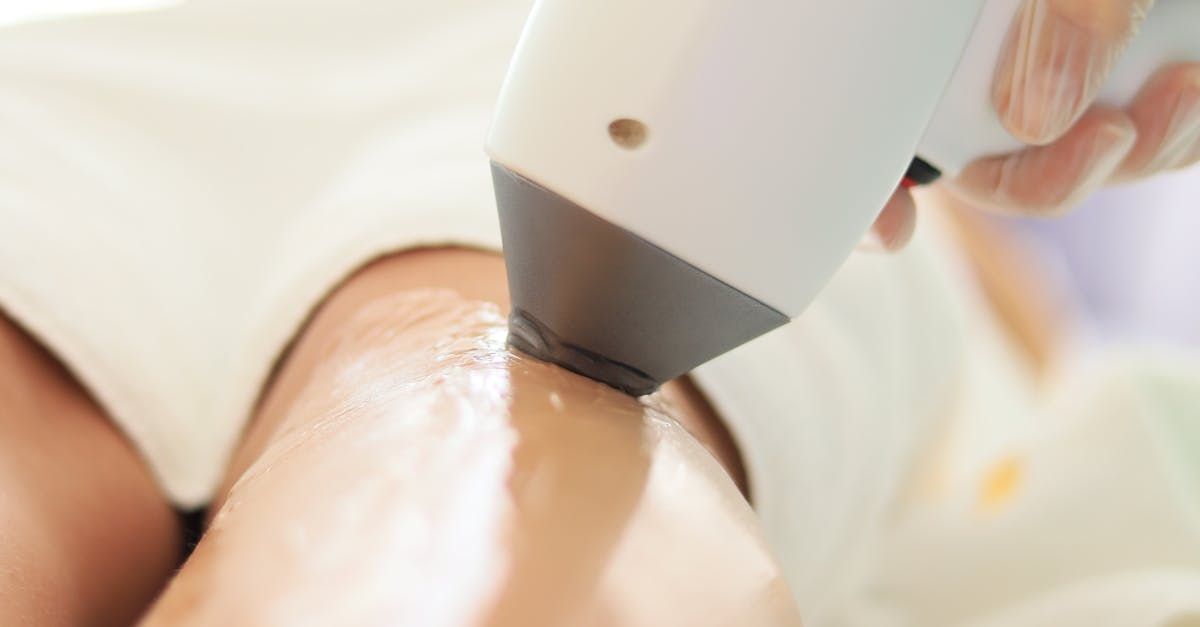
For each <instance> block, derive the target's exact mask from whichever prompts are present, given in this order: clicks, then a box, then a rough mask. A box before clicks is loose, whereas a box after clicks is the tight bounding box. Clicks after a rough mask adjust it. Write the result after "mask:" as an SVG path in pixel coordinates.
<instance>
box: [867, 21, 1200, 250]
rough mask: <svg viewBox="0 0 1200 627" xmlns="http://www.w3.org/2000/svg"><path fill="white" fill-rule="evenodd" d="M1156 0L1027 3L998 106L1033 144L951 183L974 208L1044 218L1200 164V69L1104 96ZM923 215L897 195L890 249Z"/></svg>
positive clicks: (886, 225)
mask: <svg viewBox="0 0 1200 627" xmlns="http://www.w3.org/2000/svg"><path fill="white" fill-rule="evenodd" d="M1153 4H1154V0H1026V1H1025V5H1024V7H1023V8H1022V10H1021V13H1020V14H1019V15H1018V16H1017V19H1016V22H1015V23H1014V24H1013V27H1012V30H1011V31H1010V33H1009V35H1008V42H1007V44H1006V48H1005V51H1004V53H1003V54H1002V55H1001V62H1000V67H999V68H997V71H996V76H995V80H994V84H993V87H992V101H993V104H994V105H995V107H996V112H997V114H998V115H999V116H1000V119H1001V120H1002V121H1003V122H1004V125H1005V127H1006V128H1008V130H1009V132H1011V133H1012V134H1013V135H1014V136H1015V137H1017V138H1018V139H1020V140H1022V141H1023V142H1025V143H1027V144H1029V145H1030V147H1029V148H1026V149H1025V150H1023V151H1020V152H1017V153H1014V154H1009V155H1003V156H998V157H988V158H984V159H980V160H978V161H976V162H974V163H972V164H970V165H968V166H967V167H966V168H965V169H964V170H963V171H962V173H961V174H959V176H958V177H957V178H955V179H954V180H950V181H947V183H946V184H947V186H948V187H950V188H951V189H952V190H953V191H954V192H955V193H957V194H958V195H960V196H962V197H963V198H964V199H966V200H968V201H970V202H972V203H973V204H975V205H978V206H981V207H984V208H988V209H994V210H999V211H1007V212H1017V213H1026V214H1036V215H1044V214H1051V213H1055V212H1058V211H1062V210H1064V209H1068V208H1070V207H1072V206H1073V205H1075V204H1077V203H1078V202H1080V201H1082V200H1083V199H1084V198H1086V197H1087V196H1088V195H1089V194H1091V193H1092V192H1093V191H1095V190H1096V189H1097V188H1099V187H1100V186H1102V185H1104V184H1105V183H1107V182H1110V181H1114V180H1129V179H1135V178H1140V177H1145V176H1149V175H1151V174H1155V173H1158V172H1162V171H1165V170H1173V169H1179V168H1183V167H1186V166H1189V165H1192V164H1194V163H1196V162H1198V161H1200V63H1179V64H1175V65H1172V66H1169V67H1166V68H1163V69H1162V70H1161V71H1160V72H1159V73H1157V74H1156V75H1154V76H1152V77H1151V78H1150V79H1149V80H1148V81H1147V82H1146V84H1145V86H1144V87H1143V88H1142V91H1141V92H1140V93H1139V95H1138V96H1137V97H1136V98H1135V99H1134V101H1133V102H1132V103H1131V104H1130V105H1129V106H1128V107H1127V108H1126V109H1124V110H1121V109H1114V108H1110V107H1104V106H1100V105H1094V104H1093V103H1094V101H1095V99H1096V96H1097V94H1098V93H1099V92H1100V90H1101V88H1102V87H1103V86H1104V84H1105V82H1106V81H1107V80H1108V77H1109V74H1110V72H1111V71H1112V69H1113V67H1114V66H1115V65H1116V62H1117V61H1118V59H1119V58H1120V56H1121V53H1122V52H1124V50H1125V48H1126V47H1127V46H1128V45H1129V43H1130V42H1131V41H1132V40H1133V38H1134V36H1135V35H1136V34H1137V31H1138V26H1139V25H1140V24H1141V22H1142V20H1143V19H1144V18H1145V16H1146V14H1147V12H1148V11H1149V10H1150V9H1151V6H1152V5H1153ZM915 220H916V209H915V206H914V205H913V201H912V198H911V196H910V195H909V193H908V191H907V190H903V189H901V190H898V191H897V192H896V194H895V195H893V197H892V199H891V201H890V202H889V203H888V205H887V207H886V208H885V209H884V212H883V213H882V214H881V215H880V217H879V219H878V220H877V221H876V223H875V227H874V231H875V233H876V235H878V237H879V239H880V240H881V242H882V244H883V246H884V248H887V249H893V250H894V249H898V248H901V247H903V246H904V244H905V243H907V241H908V239H909V237H911V235H912V232H913V227H914V224H915Z"/></svg>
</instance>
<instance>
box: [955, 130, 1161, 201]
mask: <svg viewBox="0 0 1200 627" xmlns="http://www.w3.org/2000/svg"><path fill="white" fill-rule="evenodd" d="M1136 141H1137V129H1136V127H1135V126H1134V124H1133V121H1132V120H1131V119H1129V116H1127V115H1126V114H1125V113H1124V112H1122V111H1120V110H1117V109H1109V108H1105V107H1094V108H1093V109H1092V110H1091V111H1089V112H1088V113H1087V114H1085V115H1084V117H1083V118H1082V119H1081V120H1079V122H1078V123H1077V124H1075V126H1073V127H1072V128H1071V130H1070V131H1068V132H1067V134H1066V135H1064V136H1063V137H1062V138H1060V139H1059V140H1058V141H1056V142H1054V143H1053V144H1050V145H1048V146H1034V147H1030V148H1026V149H1025V150H1023V151H1021V152H1018V153H1014V154H1010V155H1003V156H998V157H985V158H983V159H980V160H978V161H975V162H974V163H971V164H970V165H968V166H967V167H966V168H965V169H964V170H963V171H962V173H960V174H959V175H958V177H957V178H956V179H955V180H954V181H951V182H950V184H949V186H950V187H951V189H953V190H955V191H956V192H957V193H959V194H960V195H961V196H963V197H965V198H966V199H967V200H969V201H971V202H973V203H975V204H977V205H980V206H982V207H985V208H991V209H997V210H1002V211H1005V210H1007V211H1016V212H1019V213H1031V214H1047V213H1054V212H1057V211H1060V210H1063V209H1067V208H1069V207H1071V206H1073V205H1074V204H1076V203H1078V202H1079V201H1081V200H1082V199H1083V198H1084V197H1086V196H1087V195H1088V194H1090V193H1091V192H1092V191H1094V190H1095V189H1096V188H1098V187H1100V186H1101V185H1103V184H1104V183H1105V182H1107V181H1108V180H1109V179H1110V178H1111V177H1112V175H1113V173H1114V172H1115V171H1116V170H1117V168H1118V167H1119V166H1120V165H1121V162H1122V161H1124V160H1125V157H1126V155H1128V154H1129V150H1130V149H1131V148H1132V147H1133V144H1134V142H1136Z"/></svg>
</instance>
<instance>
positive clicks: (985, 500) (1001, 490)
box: [979, 456, 1025, 512]
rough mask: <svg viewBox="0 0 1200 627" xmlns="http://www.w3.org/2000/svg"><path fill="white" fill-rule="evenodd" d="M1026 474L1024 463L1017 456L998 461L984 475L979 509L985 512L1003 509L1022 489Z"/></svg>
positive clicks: (980, 490)
mask: <svg viewBox="0 0 1200 627" xmlns="http://www.w3.org/2000/svg"><path fill="white" fill-rule="evenodd" d="M1024 475H1025V468H1024V464H1022V463H1021V460H1020V459H1018V458H1017V457H1016V456H1010V457H1005V458H1004V459H1002V460H1000V461H999V462H997V463H996V464H995V465H994V466H992V468H991V469H990V470H988V472H987V474H985V475H984V476H983V482H982V484H981V485H980V489H979V509H981V510H983V511H985V512H994V511H997V510H1000V509H1003V508H1004V507H1005V506H1006V505H1008V503H1009V502H1011V501H1012V500H1013V498H1014V497H1015V496H1016V494H1017V492H1018V491H1019V490H1020V488H1021V483H1022V481H1023V480H1024Z"/></svg>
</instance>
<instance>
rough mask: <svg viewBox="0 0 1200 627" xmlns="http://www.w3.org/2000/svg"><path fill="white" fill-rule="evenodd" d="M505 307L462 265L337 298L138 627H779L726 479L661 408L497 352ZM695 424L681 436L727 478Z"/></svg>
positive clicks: (289, 364) (791, 616) (385, 265)
mask: <svg viewBox="0 0 1200 627" xmlns="http://www.w3.org/2000/svg"><path fill="white" fill-rule="evenodd" d="M505 301H506V294H505V285H504V269H503V262H502V260H501V259H500V258H499V257H496V256H493V255H488V254H484V253H478V252H469V251H460V250H441V251H422V252H416V253H409V254H406V255H402V256H398V257H394V258H391V259H387V260H384V261H381V262H377V263H375V264H373V265H372V266H370V267H368V268H367V269H365V270H364V271H363V272H361V273H359V274H358V276H356V277H355V278H354V279H352V280H351V281H350V282H348V283H347V284H346V285H344V286H343V287H342V288H341V289H340V290H339V291H338V292H337V293H336V294H335V295H334V296H332V297H331V299H330V300H329V301H328V302H327V303H326V304H325V305H324V306H323V307H322V308H321V310H320V311H319V313H318V314H317V315H316V316H315V318H314V319H313V320H312V322H311V324H310V325H309V327H308V329H307V330H306V331H305V332H304V334H303V335H302V337H301V338H300V339H299V341H298V342H297V344H296V345H295V346H294V348H293V350H292V352H291V354H290V356H289V357H288V358H287V359H286V360H285V362H284V363H283V365H282V367H281V369H280V371H279V373H278V375H277V378H276V380H275V382H274V384H273V386H272V388H271V390H270V391H269V393H268V394H267V396H266V397H265V399H264V402H263V404H262V406H261V407H260V408H259V411H258V416H257V418H256V420H255V423H254V425H253V426H252V428H251V429H250V430H249V432H248V433H247V437H246V439H245V441H244V444H243V446H242V448H241V450H240V451H238V453H237V455H236V456H235V458H234V460H233V462H232V464H231V471H230V477H231V479H230V481H231V483H232V487H230V488H229V489H228V491H227V492H226V493H225V494H224V498H225V500H224V503H223V505H220V506H219V507H220V509H219V512H218V513H217V514H216V516H215V518H214V520H213V522H212V525H211V527H210V529H209V530H208V532H207V534H206V535H205V537H204V538H203V539H202V540H201V542H200V544H199V546H198V547H197V549H196V552H195V553H194V554H193V556H192V558H191V560H190V561H189V562H188V563H187V564H186V565H185V566H184V568H183V570H182V571H181V572H180V574H179V576H178V577H177V578H176V579H175V581H174V582H173V583H172V584H171V586H170V587H169V589H168V591H167V593H166V594H165V595H164V597H163V599H162V600H161V601H160V603H159V604H158V605H157V607H156V608H155V610H154V611H153V612H152V615H151V618H150V620H149V621H148V622H149V623H150V624H154V625H174V624H185V625H193V624H194V625H201V624H281V625H282V624H286V625H307V624H311V625H328V624H354V625H420V626H422V627H425V626H435V625H494V626H507V625H513V626H517V625H520V626H526V625H560V624H562V625H565V624H570V625H656V626H657V625H775V624H795V623H796V615H795V612H794V609H793V608H792V605H791V599H790V595H789V594H788V591H787V590H786V587H785V586H784V584H783V583H782V580H781V578H780V575H779V572H778V569H777V568H776V565H775V563H774V561H773V559H772V557H771V555H770V553H769V552H768V550H767V549H766V547H765V545H764V543H763V541H762V539H761V537H760V535H759V532H758V530H757V527H756V523H755V520H754V518H753V515H752V514H751V512H750V510H749V507H748V506H747V504H746V502H745V500H744V499H743V498H742V496H741V495H740V494H739V493H738V490H737V488H736V486H735V483H734V482H733V481H731V480H730V476H729V475H728V474H727V473H726V470H725V469H723V468H722V466H721V465H720V464H719V463H718V462H717V461H715V458H714V457H713V456H712V455H710V454H709V453H708V452H706V450H705V447H704V446H702V445H701V444H700V443H699V442H698V441H697V438H696V437H693V436H692V435H690V434H689V433H688V431H687V430H685V429H684V428H683V427H682V426H681V425H680V422H677V421H676V420H674V419H672V418H671V417H668V416H667V415H666V413H665V412H664V411H661V410H658V409H652V408H651V407H649V406H647V405H645V404H642V403H639V402H638V401H636V400H634V399H632V398H630V397H627V396H624V395H622V394H620V393H618V392H616V391H614V390H612V389H610V388H608V387H605V386H603V385H600V384H597V383H594V382H592V381H588V380H586V379H583V378H581V377H578V376H576V375H573V374H570V373H567V372H565V371H562V370H560V369H558V368H556V367H553V366H550V365H547V364H544V363H541V362H536V361H534V360H531V359H528V358H525V357H521V356H516V355H513V354H511V353H509V352H508V351H507V350H506V348H505V346H504V334H505V325H504V313H503V312H502V311H501V307H502V306H504V303H505ZM693 400H694V399H693ZM697 406H698V405H697ZM666 411H667V412H670V411H674V410H670V409H669V410H666ZM702 414H703V411H701V410H696V409H694V408H693V409H692V410H691V411H686V412H683V413H681V415H680V416H679V417H680V418H681V419H683V421H684V422H690V423H691V424H692V425H693V429H694V430H695V431H696V432H697V433H699V434H701V437H702V438H703V439H704V440H705V442H706V443H707V444H709V445H711V446H712V447H713V448H714V449H717V450H722V448H723V454H724V455H725V456H727V457H729V458H730V459H731V460H735V459H736V458H735V457H731V456H730V455H729V453H730V450H731V449H729V447H728V442H727V438H726V437H725V436H724V435H723V433H722V430H721V429H720V427H719V425H716V424H706V423H707V422H709V421H710V419H711V417H705V416H703V415H702ZM729 463H730V464H731V466H732V465H733V464H734V463H735V461H730V462H729Z"/></svg>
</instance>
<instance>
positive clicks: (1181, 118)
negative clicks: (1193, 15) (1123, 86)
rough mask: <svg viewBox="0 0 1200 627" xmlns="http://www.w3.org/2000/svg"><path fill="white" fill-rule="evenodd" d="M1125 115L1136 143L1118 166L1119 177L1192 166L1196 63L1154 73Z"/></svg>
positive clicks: (1197, 125)
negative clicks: (1133, 127)
mask: <svg viewBox="0 0 1200 627" xmlns="http://www.w3.org/2000/svg"><path fill="white" fill-rule="evenodd" d="M1128 113H1129V117H1130V118H1132V119H1133V122H1134V124H1136V125H1137V128H1138V140H1137V143H1135V144H1134V145H1133V150H1131V151H1130V152H1129V156H1128V157H1126V158H1125V163H1123V164H1121V168H1120V170H1118V172H1117V176H1118V177H1119V178H1122V179H1130V178H1137V177H1142V176H1149V175H1151V174H1155V173H1157V172H1162V171H1164V170H1173V169H1177V168H1183V167H1186V166H1189V165H1191V164H1193V163H1195V162H1196V161H1197V158H1198V157H1200V154H1197V153H1198V151H1200V63H1179V64H1176V65H1172V66H1170V67H1167V68H1165V69H1163V70H1162V71H1160V72H1159V73H1157V74H1155V75H1154V77H1153V78H1151V79H1150V81H1149V82H1147V83H1146V86H1145V87H1143V88H1142V91H1141V92H1140V93H1139V94H1138V96H1137V98H1135V99H1134V101H1133V104H1131V105H1130V106H1129V109H1128Z"/></svg>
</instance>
